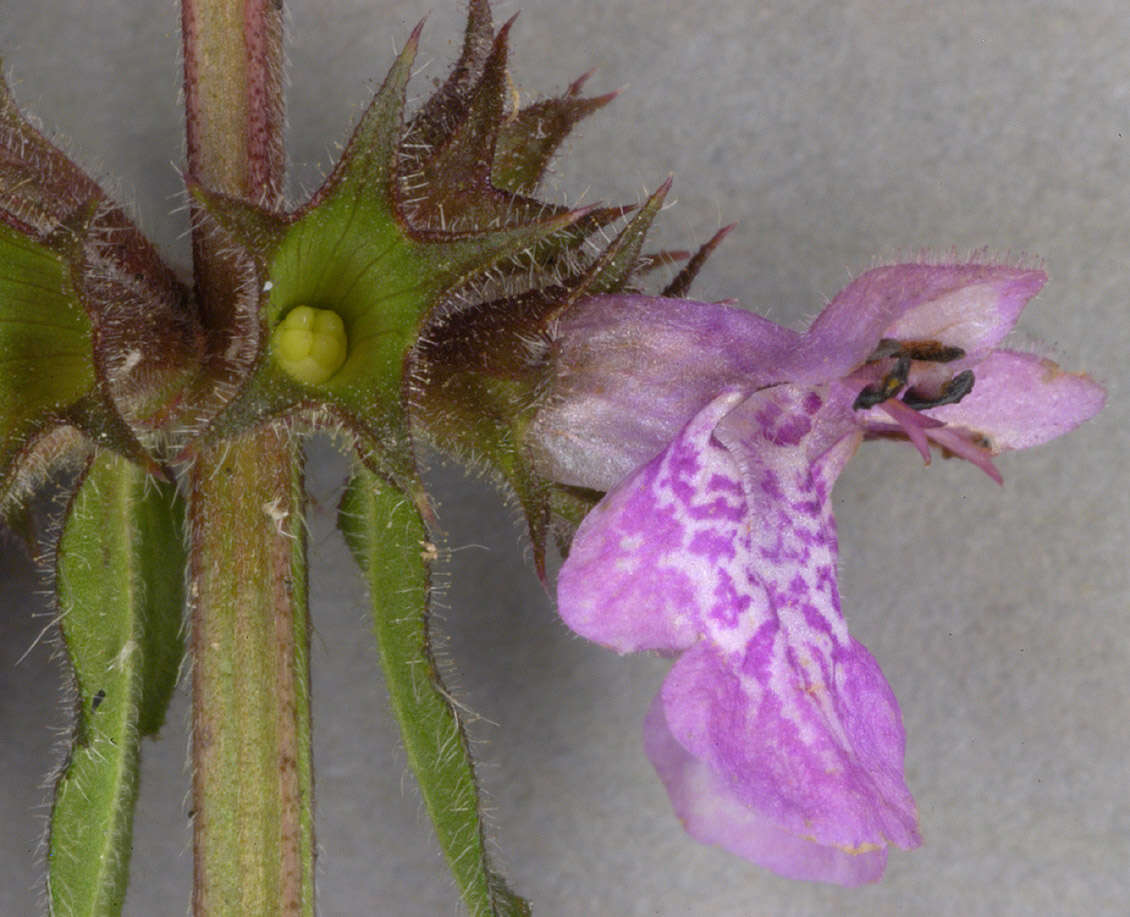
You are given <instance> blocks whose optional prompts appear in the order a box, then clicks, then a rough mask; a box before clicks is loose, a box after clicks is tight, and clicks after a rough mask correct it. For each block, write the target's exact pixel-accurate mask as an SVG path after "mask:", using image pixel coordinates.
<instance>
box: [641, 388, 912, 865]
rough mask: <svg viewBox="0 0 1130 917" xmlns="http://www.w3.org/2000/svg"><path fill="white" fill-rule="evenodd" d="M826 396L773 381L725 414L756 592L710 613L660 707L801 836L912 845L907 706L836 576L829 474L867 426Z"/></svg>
mask: <svg viewBox="0 0 1130 917" xmlns="http://www.w3.org/2000/svg"><path fill="white" fill-rule="evenodd" d="M822 392H823V395H826V394H827V392H826V390H824V389H822V388H818V389H804V388H800V387H797V386H789V385H780V386H774V387H773V388H769V389H763V390H762V391H760V392H756V393H755V394H753V395H752V396H750V397H749V398H747V399H746V400H745V401H743V402H742V403H741V404H740V405H738V406H737V407H736V408H734V409H733V410H732V411H731V412H729V413H728V414H727V415H726V416H725V418H724V419H723V420H722V422H721V423H720V424H719V425H718V428H717V430H716V432H715V435H716V437H717V438H718V439H719V440H720V441H721V442H722V443H723V444H724V445H725V446H726V447H727V448H728V449H729V450H730V453H731V454H732V455H733V457H734V460H735V462H736V463H737V465H738V467H739V468H740V470H741V479H742V485H743V487H744V488H745V492H746V498H747V500H746V505H747V510H748V513H749V515H748V520H749V527H748V530H747V536H746V540H745V542H744V543H743V546H742V553H743V555H744V556H745V557H746V558H747V559H748V563H747V566H746V568H745V570H744V574H745V575H744V579H742V580H740V581H738V582H737V583H736V586H737V591H738V592H739V594H742V595H744V599H745V601H744V602H743V603H742V604H741V605H740V606H738V605H735V606H733V607H740V614H739V615H738V616H737V617H731V618H727V617H720V616H717V615H713V614H708V615H706V616H705V618H704V619H703V627H704V632H705V633H704V638H705V639H704V640H703V641H702V642H701V643H699V644H698V645H697V646H695V647H694V648H693V649H691V650H690V651H688V652H687V653H685V654H684V655H683V656H682V657H681V658H680V659H679V661H678V662H676V664H675V666H674V668H673V669H672V671H671V673H670V675H669V676H668V678H667V681H666V682H665V683H664V686H663V691H662V698H663V710H664V714H665V717H666V722H667V726H668V727H669V728H670V730H671V733H672V735H674V736H675V738H676V739H677V740H678V742H679V744H680V745H681V746H682V747H683V748H684V749H685V750H686V751H687V752H689V753H690V754H691V755H692V756H693V757H695V758H698V759H700V760H701V761H703V762H704V763H705V764H706V766H707V767H708V768H709V769H710V770H711V772H712V773H714V774H715V775H716V776H717V777H718V778H719V779H720V780H721V781H722V782H723V784H724V785H725V786H727V787H728V788H729V790H730V792H732V793H733V794H734V795H735V796H737V797H738V798H739V799H741V800H742V802H743V804H744V805H745V806H746V807H748V808H750V809H752V810H754V811H755V812H758V813H760V814H761V815H762V816H764V817H766V818H768V819H769V820H770V821H771V822H772V823H773V824H775V825H777V826H779V827H781V828H782V829H784V830H786V831H788V832H789V833H791V834H794V835H796V836H798V837H806V838H810V839H813V840H815V841H816V842H817V843H819V844H822V845H826V846H831V847H836V848H839V849H841V850H850V851H854V852H861V851H867V850H871V849H878V848H880V847H881V846H882V845H884V844H886V843H888V842H890V843H895V844H898V845H900V846H903V847H913V846H916V845H917V844H918V843H919V839H918V833H917V816H916V814H915V807H914V801H913V799H912V797H911V795H910V792H909V790H907V788H906V785H905V783H904V781H903V777H902V766H903V744H904V734H903V730H902V725H901V719H900V715H899V711H898V705H897V703H896V701H895V698H894V695H893V693H892V692H891V690H890V688H889V687H888V686H887V683H886V681H885V680H884V678H883V675H882V673H881V672H880V671H879V668H878V666H877V665H876V664H875V661H874V660H873V659H872V658H871V655H870V654H869V653H868V652H867V650H866V649H865V648H864V647H863V646H862V645H860V644H859V643H857V642H856V641H855V640H853V639H852V638H851V636H850V635H849V634H848V632H847V627H846V624H845V623H844V619H843V616H842V614H841V612H840V598H839V592H838V589H837V586H836V549H837V543H836V533H835V521H834V519H833V517H832V511H831V490H832V484H833V483H834V481H835V479H836V476H837V475H838V474H839V472H840V470H841V469H842V468H843V466H844V464H845V463H846V462H847V460H848V458H850V456H851V455H852V454H853V453H854V451H855V449H856V448H857V446H858V444H859V441H860V438H861V436H862V434H861V432H860V431H859V428H858V426H857V424H856V423H855V420H854V418H853V416H852V412H851V411H850V409H845V408H844V407H843V406H842V405H841V404H839V403H838V402H836V401H828V402H826V401H825V400H824V397H823V395H822Z"/></svg>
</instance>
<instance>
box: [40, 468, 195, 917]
mask: <svg viewBox="0 0 1130 917" xmlns="http://www.w3.org/2000/svg"><path fill="white" fill-rule="evenodd" d="M183 521H184V510H183V503H182V501H181V499H180V497H179V495H178V494H177V492H176V488H175V487H173V486H172V485H170V484H161V483H158V482H156V481H153V480H149V479H147V477H146V475H145V472H144V471H142V470H141V469H140V468H138V467H137V466H136V465H133V464H131V463H129V462H128V461H126V460H125V459H123V458H120V457H119V456H117V455H115V454H114V453H112V452H108V451H101V450H100V451H99V452H98V453H97V454H96V456H95V457H94V458H93V459H92V461H91V463H90V465H89V467H88V468H87V471H86V473H85V475H84V477H83V479H82V482H81V484H80V486H79V489H78V491H77V493H76V494H75V497H74V499H73V501H72V503H71V506H70V508H69V511H68V514H67V519H66V522H65V523H64V527H63V533H62V537H61V539H60V542H59V548H58V557H57V590H58V597H59V609H60V616H61V622H60V623H61V628H62V632H63V640H64V643H65V645H66V649H67V655H68V657H69V659H70V661H71V664H72V665H73V667H74V677H75V683H76V687H77V700H78V719H77V723H76V727H75V735H74V743H73V745H72V747H71V752H70V755H69V757H68V760H67V763H66V766H65V769H64V771H63V773H62V775H61V776H60V777H59V780H58V783H57V785H56V788H55V804H54V808H53V810H52V814H51V833H50V838H49V841H48V870H49V872H48V891H49V901H50V908H51V913H52V914H57V915H67V917H88V915H89V917H96V915H99V917H100V915H113V914H118V913H120V911H121V907H122V900H123V898H124V897H125V890H126V881H127V878H128V870H129V858H130V849H131V836H132V830H133V826H132V822H133V806H134V802H135V800H136V798H137V767H138V754H139V748H138V745H139V740H140V738H141V737H142V736H146V735H153V734H155V733H156V732H157V730H158V729H160V727H161V725H162V723H163V722H164V719H165V711H166V709H167V707H168V704H169V700H170V699H171V697H172V693H173V688H174V687H175V685H176V679H177V671H178V667H179V665H180V660H181V655H182V652H183V639H182V635H181V613H182V609H183V604H184V589H183V582H184V569H185V550H184V542H183V536H182V526H183Z"/></svg>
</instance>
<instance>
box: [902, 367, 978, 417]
mask: <svg viewBox="0 0 1130 917" xmlns="http://www.w3.org/2000/svg"><path fill="white" fill-rule="evenodd" d="M971 391H973V370H971V369H967V370H965V371H964V372H960V373H958V374H957V375H956V376H954V377H953V378H952V379H950V381H949V382H947V383H946V384H945V385H943V386H942V393H941V394H940V395H939V396H938V397H937V398H923V397H922V396H921V395H916V394H915V393H914V390H913V389H911V390H910V391H909V392H907V393H906V394H905V395H903V396H902V403H903V404H905V405H906V406H907V407H908V408H914V410H916V411H924V410H926V408H937V407H941V406H942V405H943V404H957V403H958V402H959V401H961V399H962V398H964V397H965V396H966V395H968V394H969V393H970V392H971Z"/></svg>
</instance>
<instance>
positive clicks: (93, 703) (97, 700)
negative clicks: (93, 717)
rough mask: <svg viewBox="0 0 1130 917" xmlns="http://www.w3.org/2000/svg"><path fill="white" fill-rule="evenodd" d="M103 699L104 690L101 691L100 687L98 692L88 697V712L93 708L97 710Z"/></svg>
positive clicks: (104, 696)
mask: <svg viewBox="0 0 1130 917" xmlns="http://www.w3.org/2000/svg"><path fill="white" fill-rule="evenodd" d="M105 699H106V692H105V691H103V690H102V689H101V688H99V689H98V693H97V694H95V695H94V697H92V698H91V699H90V712H91V713H93V712H94V711H95V710H97V709H98V707H99V706H100V705H101V703H102V701H104V700H105Z"/></svg>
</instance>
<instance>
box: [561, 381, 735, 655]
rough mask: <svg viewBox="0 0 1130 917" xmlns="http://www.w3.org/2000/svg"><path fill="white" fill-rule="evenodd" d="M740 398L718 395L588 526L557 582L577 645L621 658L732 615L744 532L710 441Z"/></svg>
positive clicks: (673, 645)
mask: <svg viewBox="0 0 1130 917" xmlns="http://www.w3.org/2000/svg"><path fill="white" fill-rule="evenodd" d="M743 397H744V396H743V395H742V393H740V392H733V393H727V394H723V395H721V396H719V397H718V398H716V399H715V400H714V401H712V402H710V404H708V405H707V406H706V407H705V408H703V409H702V410H701V411H700V412H699V413H698V414H697V415H695V416H694V418H693V419H692V420H691V421H690V423H688V424H687V425H686V427H684V429H683V431H682V432H681V433H679V435H678V436H676V438H675V439H674V441H673V442H672V443H671V444H670V445H669V446H668V447H667V449H666V450H664V452H663V453H662V454H661V455H659V456H657V457H656V458H655V459H653V460H652V461H651V462H649V463H648V464H646V465H644V466H643V467H642V468H640V469H638V470H637V471H636V472H635V473H634V474H632V475H631V476H630V477H629V478H628V479H627V480H625V481H624V482H622V483H621V484H620V485H619V486H618V487H615V488H613V489H612V490H611V491H609V492H608V494H606V495H605V497H604V499H602V500H601V501H600V503H598V504H597V506H596V508H595V509H593V511H592V512H591V513H589V515H588V516H587V517H586V518H585V520H584V522H582V523H581V526H580V528H578V530H577V533H576V535H575V536H574V538H573V546H572V549H571V550H570V552H569V557H568V559H567V560H566V561H565V563H564V564H563V565H562V567H561V571H560V573H559V575H558V581H557V601H558V610H559V612H560V614H561V617H562V619H563V620H564V621H565V623H566V624H567V625H568V626H569V627H570V628H571V629H572V630H574V631H575V632H576V633H578V634H580V635H581V636H582V637H587V638H588V639H590V640H594V641H596V642H597V643H602V644H604V645H605V646H609V647H612V648H613V649H615V650H618V651H619V652H621V653H627V652H632V651H635V650H645V649H651V650H664V651H668V652H669V651H673V650H678V649H684V648H686V647H688V646H691V645H692V644H693V643H694V642H695V641H696V640H697V639H698V637H699V635H700V633H701V631H702V627H703V624H702V620H703V618H704V617H706V616H708V615H711V614H717V615H721V616H723V617H735V616H736V615H737V613H738V612H737V610H735V609H733V608H732V607H731V605H732V604H733V603H734V602H738V601H740V596H735V595H734V594H733V589H732V588H727V584H732V583H734V582H740V580H741V577H742V576H743V573H744V563H745V558H744V557H743V556H742V555H741V553H740V545H741V538H742V530H743V528H744V526H745V524H746V514H745V507H744V496H743V493H742V487H741V483H740V481H739V480H738V471H737V468H736V466H735V465H734V462H733V460H732V459H731V458H730V455H729V453H727V452H726V450H725V449H723V448H722V447H721V446H720V445H719V444H718V443H717V442H715V441H714V440H713V437H712V434H713V431H714V428H715V427H716V426H717V424H718V422H719V420H721V418H722V417H724V416H725V415H726V414H727V413H728V412H729V411H730V410H731V409H732V408H733V407H734V405H735V404H736V403H738V402H739V401H741V400H742V398H743Z"/></svg>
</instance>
